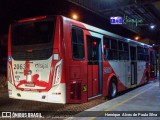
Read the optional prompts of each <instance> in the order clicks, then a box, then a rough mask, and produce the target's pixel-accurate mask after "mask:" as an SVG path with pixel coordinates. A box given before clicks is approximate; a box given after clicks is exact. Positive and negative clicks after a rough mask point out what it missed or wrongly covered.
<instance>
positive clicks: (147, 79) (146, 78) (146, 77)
mask: <svg viewBox="0 0 160 120" xmlns="http://www.w3.org/2000/svg"><path fill="white" fill-rule="evenodd" d="M148 82H149V76H148V73H146V76H145V83H146V84H147V83H148Z"/></svg>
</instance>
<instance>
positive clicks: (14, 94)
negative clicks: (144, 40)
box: [7, 16, 155, 104]
mask: <svg viewBox="0 0 160 120" xmlns="http://www.w3.org/2000/svg"><path fill="white" fill-rule="evenodd" d="M46 18H47V17H46ZM39 19H45V17H41V18H39ZM39 19H38V20H39ZM29 20H30V19H29ZM31 20H32V19H31ZM21 22H26V21H21ZM73 29H76V30H77V29H78V30H80V31H82V33H83V42H84V43H83V45H84V58H83V59H75V58H74V57H73V38H72V37H73V36H72V35H73ZM104 36H105V37H107V38H108V39H110V38H113V39H116V40H117V41H124V42H126V43H127V44H128V49H129V51H128V52H129V56H130V57H129V60H105V58H104V56H105V55H104V46H103V45H104V44H103V42H104V41H103V40H104ZM52 39H53V41H54V42H53V51H52V55H51V57H50V58H48V59H46V60H22V61H20V60H14V59H13V58H12V54H13V51H12V44H11V27H10V28H9V42H8V74H7V79H8V89H9V97H10V98H15V99H26V100H35V101H41V102H51V103H62V104H65V103H84V102H87V101H90V100H91V99H94V98H96V97H99V96H104V97H106V96H108V90H109V84H110V82H111V81H112V79H113V78H115V79H116V82H117V90H118V92H120V91H123V90H126V89H128V88H131V87H135V86H138V85H140V84H144V83H146V82H147V81H146V75H148V77H149V80H151V79H153V78H154V76H153V72H154V68H155V67H154V66H153V64H154V61H153V60H152V62H150V63H148V62H146V61H145V62H144V61H138V60H137V58H136V60H135V61H134V60H131V55H132V52H133V51H134V50H135V51H134V53H135V54H137V46H139V45H141V43H139V42H136V41H132V40H130V41H127V40H126V38H123V37H121V36H118V35H116V34H113V33H110V32H108V31H104V30H101V29H99V28H96V27H92V26H90V25H87V24H84V23H81V22H78V21H75V20H71V19H69V18H66V17H63V16H56V24H55V30H54V38H52ZM117 44H118V43H117ZM143 45H144V44H143ZM144 46H145V47H148V48H149V51H148V54H149V55H150V54H151V52H150V51H152V54H154V50H153V49H152V48H151V46H149V45H144ZM90 49H92V50H90ZM42 54H43V53H42ZM90 54H92V55H93V56H94V55H96V54H98V56H97V59H95V60H98V61H97V62H95V61H93V59H91V60H90V59H89V55H90ZM136 56H137V55H136ZM152 56H153V55H152ZM152 56H151V55H150V56H149V58H150V59H151V57H152ZM150 59H149V61H151V60H150ZM26 66H27V67H26ZM14 68H15V69H14ZM29 70H31V72H32V75H33V76H29V75H28V73H29ZM136 70H137V71H136ZM133 71H134V72H133ZM24 73H25V74H24ZM133 74H134V77H133ZM34 75H35V76H34ZM33 78H34V79H36V80H35V81H36V82H37V85H36V84H32V82H31V81H34V79H33ZM134 78H135V79H136V80H133V79H134ZM32 79H33V80H32ZM15 81H17V82H15ZM18 81H21V84H20V83H19V82H18ZM26 81H30V82H31V83H30V82H29V83H28V86H27V82H26ZM42 81H43V82H42ZM32 85H33V86H32Z"/></svg>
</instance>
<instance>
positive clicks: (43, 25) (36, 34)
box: [11, 20, 54, 46]
mask: <svg viewBox="0 0 160 120" xmlns="http://www.w3.org/2000/svg"><path fill="white" fill-rule="evenodd" d="M53 29H54V21H53V20H48V21H47V20H45V21H44V20H43V21H32V22H25V23H18V24H15V25H13V26H12V34H11V38H12V45H13V46H20V45H33V44H34V45H35V44H45V43H50V42H51V40H52V37H53Z"/></svg>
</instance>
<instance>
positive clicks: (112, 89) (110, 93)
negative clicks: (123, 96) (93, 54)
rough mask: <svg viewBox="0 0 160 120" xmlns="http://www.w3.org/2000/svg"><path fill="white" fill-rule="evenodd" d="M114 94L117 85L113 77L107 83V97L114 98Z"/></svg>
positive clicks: (115, 93)
mask: <svg viewBox="0 0 160 120" xmlns="http://www.w3.org/2000/svg"><path fill="white" fill-rule="evenodd" d="M116 95H117V85H116V81H115V80H114V79H113V80H112V81H111V82H110V84H109V90H108V98H109V99H112V98H115V97H116Z"/></svg>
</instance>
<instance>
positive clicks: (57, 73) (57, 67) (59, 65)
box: [53, 60, 62, 85]
mask: <svg viewBox="0 0 160 120" xmlns="http://www.w3.org/2000/svg"><path fill="white" fill-rule="evenodd" d="M61 73H62V60H60V61H59V62H58V63H57V64H56V65H55V69H54V76H53V85H58V84H59V83H60V81H61Z"/></svg>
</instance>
